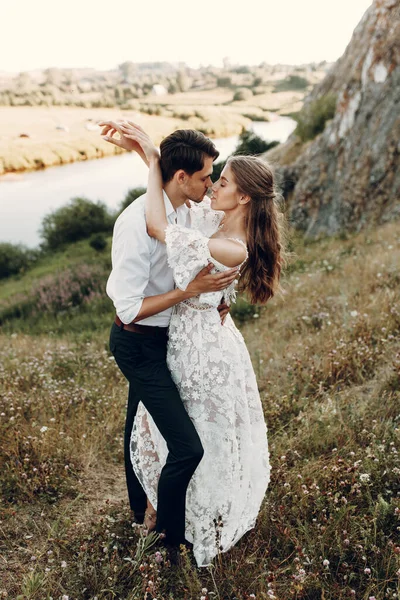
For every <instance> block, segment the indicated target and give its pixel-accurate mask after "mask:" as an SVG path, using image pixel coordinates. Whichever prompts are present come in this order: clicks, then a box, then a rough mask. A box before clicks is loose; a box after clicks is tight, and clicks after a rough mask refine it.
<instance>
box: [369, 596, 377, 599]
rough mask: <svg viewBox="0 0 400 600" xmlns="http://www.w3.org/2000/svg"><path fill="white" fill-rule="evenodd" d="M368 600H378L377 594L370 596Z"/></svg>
mask: <svg viewBox="0 0 400 600" xmlns="http://www.w3.org/2000/svg"><path fill="white" fill-rule="evenodd" d="M368 600H376V598H375V596H370V597H369V598H368Z"/></svg>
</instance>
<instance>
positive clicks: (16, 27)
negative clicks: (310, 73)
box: [0, 0, 372, 72]
mask: <svg viewBox="0 0 400 600" xmlns="http://www.w3.org/2000/svg"><path fill="white" fill-rule="evenodd" d="M371 3H372V2H371V0H274V1H272V0H245V1H244V2H239V1H238V0H229V1H228V0H195V1H190V0H150V1H149V0H141V1H140V2H139V1H137V0H112V1H108V2H104V0H68V2H57V1H55V0H35V1H34V2H32V0H8V1H7V4H6V6H2V10H1V21H2V27H1V35H0V71H6V72H19V71H28V70H34V69H43V68H47V67H59V68H72V67H93V68H96V69H113V68H115V67H116V66H117V65H118V64H120V63H122V62H124V61H126V60H130V61H133V62H147V61H168V62H178V61H182V62H185V63H187V64H188V65H189V66H193V67H198V66H199V65H205V66H207V65H210V64H213V65H216V66H222V61H223V59H224V58H229V59H230V60H231V62H232V63H233V64H249V65H257V64H259V63H261V62H267V63H270V64H275V63H286V64H302V63H308V62H319V61H322V60H326V61H328V62H331V61H335V60H337V59H338V58H339V57H340V56H341V55H342V54H343V52H344V50H345V48H346V46H347V44H348V42H349V41H350V38H351V35H352V32H353V30H354V28H355V27H356V25H357V24H358V22H359V21H360V19H361V17H362V16H363V14H364V13H365V11H366V9H367V8H368V7H369V6H370V5H371Z"/></svg>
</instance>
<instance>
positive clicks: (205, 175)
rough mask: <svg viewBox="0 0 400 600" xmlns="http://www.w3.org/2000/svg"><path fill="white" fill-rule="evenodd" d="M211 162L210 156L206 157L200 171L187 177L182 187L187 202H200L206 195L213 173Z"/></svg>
mask: <svg viewBox="0 0 400 600" xmlns="http://www.w3.org/2000/svg"><path fill="white" fill-rule="evenodd" d="M213 162H214V161H213V159H212V158H211V156H206V157H205V158H204V167H203V168H202V170H201V171H196V172H195V173H193V175H188V176H187V180H186V182H185V184H184V186H183V192H184V193H185V195H186V196H187V198H188V199H189V200H193V202H201V201H202V200H203V198H204V196H205V195H206V193H207V191H208V188H210V187H211V186H212V181H211V175H212V172H213Z"/></svg>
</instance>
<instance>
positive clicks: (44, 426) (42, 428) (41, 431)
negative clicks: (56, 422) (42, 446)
mask: <svg viewBox="0 0 400 600" xmlns="http://www.w3.org/2000/svg"><path fill="white" fill-rule="evenodd" d="M47 430H48V427H46V425H43V427H41V428H40V433H45V432H46V431H47Z"/></svg>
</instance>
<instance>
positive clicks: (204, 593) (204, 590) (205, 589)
mask: <svg viewBox="0 0 400 600" xmlns="http://www.w3.org/2000/svg"><path fill="white" fill-rule="evenodd" d="M207 592H208V589H207V588H203V589H202V590H201V593H202V594H203V595H204V596H205V595H206V594H207Z"/></svg>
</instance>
